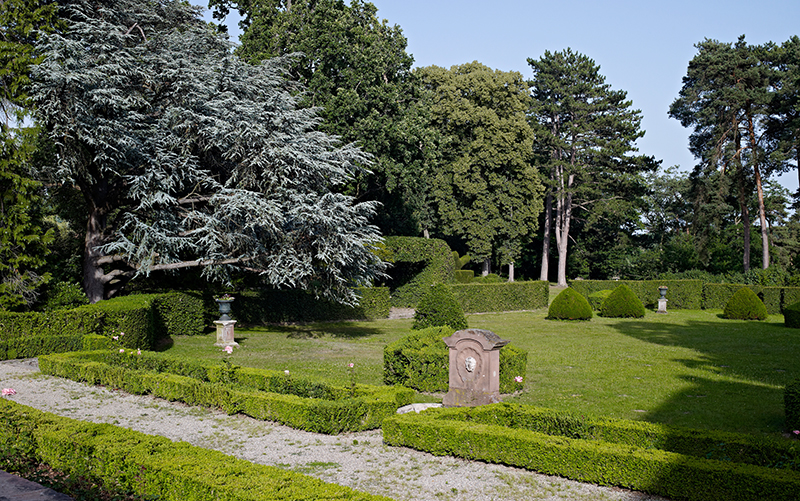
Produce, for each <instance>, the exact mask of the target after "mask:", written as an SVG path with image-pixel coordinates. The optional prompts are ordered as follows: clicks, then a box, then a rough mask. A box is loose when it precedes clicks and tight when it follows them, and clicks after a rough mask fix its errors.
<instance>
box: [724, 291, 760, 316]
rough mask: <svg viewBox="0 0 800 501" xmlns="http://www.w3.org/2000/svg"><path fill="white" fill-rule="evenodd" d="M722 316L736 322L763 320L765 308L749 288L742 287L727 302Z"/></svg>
mask: <svg viewBox="0 0 800 501" xmlns="http://www.w3.org/2000/svg"><path fill="white" fill-rule="evenodd" d="M722 316H723V317H725V318H731V319H737V320H765V319H766V318H767V307H766V306H764V302H763V301H762V300H761V299H760V298H759V297H758V296H756V293H755V292H753V291H752V290H751V289H750V288H749V287H742V288H741V289H739V290H738V291H736V292H735V293H734V294H733V296H731V298H730V299H729V300H728V303H727V304H726V305H725V310H724V311H723V313H722Z"/></svg>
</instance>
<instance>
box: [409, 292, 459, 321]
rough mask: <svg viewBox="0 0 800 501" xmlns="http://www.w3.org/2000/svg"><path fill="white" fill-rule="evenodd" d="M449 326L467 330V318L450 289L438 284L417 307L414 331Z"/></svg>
mask: <svg viewBox="0 0 800 501" xmlns="http://www.w3.org/2000/svg"><path fill="white" fill-rule="evenodd" d="M441 325H449V326H450V327H452V328H453V329H455V330H461V329H466V328H467V317H466V316H464V310H463V309H462V308H461V305H459V304H458V301H456V297H455V296H454V295H453V292H452V291H451V290H450V288H449V287H448V286H446V285H444V284H436V285H434V286H432V287H431V288H430V290H428V291H427V292H426V293H425V295H424V296H422V299H421V300H420V302H419V305H417V311H416V312H415V313H414V325H413V326H412V327H411V328H412V329H415V330H416V329H425V328H426V327H435V326H441Z"/></svg>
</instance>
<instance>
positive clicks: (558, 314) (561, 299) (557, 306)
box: [547, 287, 592, 320]
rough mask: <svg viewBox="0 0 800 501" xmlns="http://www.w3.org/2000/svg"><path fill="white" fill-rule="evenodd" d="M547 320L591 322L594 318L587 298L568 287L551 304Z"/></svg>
mask: <svg viewBox="0 0 800 501" xmlns="http://www.w3.org/2000/svg"><path fill="white" fill-rule="evenodd" d="M547 318H548V319H550V320H589V319H590V318H592V307H591V306H590V305H589V301H587V300H586V298H585V297H583V296H581V295H580V293H578V292H575V289H570V288H569V287H568V288H566V289H564V290H563V291H561V293H560V294H559V295H558V296H556V298H555V299H553V302H552V303H550V309H548V310H547Z"/></svg>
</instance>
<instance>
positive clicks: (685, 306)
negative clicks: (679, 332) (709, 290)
mask: <svg viewBox="0 0 800 501" xmlns="http://www.w3.org/2000/svg"><path fill="white" fill-rule="evenodd" d="M622 284H625V285H627V286H628V287H630V288H631V290H632V291H633V293H634V294H636V297H638V298H639V300H640V301H641V302H642V304H644V305H645V306H646V307H648V308H654V307H656V306H658V298H659V297H660V294H659V293H658V288H659V286H662V285H665V286H666V287H667V289H668V290H667V301H668V303H667V310H669V309H670V308H673V309H676V310H699V309H701V308H702V307H703V282H702V281H701V280H572V281H570V282H569V286H570V287H571V288H572V289H575V291H577V292H579V293H580V294H581V295H582V296H583V297H585V298H586V299H587V300H588V299H589V295H590V294H592V293H594V292H598V291H601V290H608V289H615V288H617V287H618V286H619V285H622Z"/></svg>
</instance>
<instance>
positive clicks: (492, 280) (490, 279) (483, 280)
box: [472, 273, 503, 284]
mask: <svg viewBox="0 0 800 501" xmlns="http://www.w3.org/2000/svg"><path fill="white" fill-rule="evenodd" d="M472 281H473V282H478V283H479V284H499V283H500V282H503V278H502V277H501V276H500V275H498V274H496V273H489V274H488V275H481V276H480V277H475V278H473V279H472Z"/></svg>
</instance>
